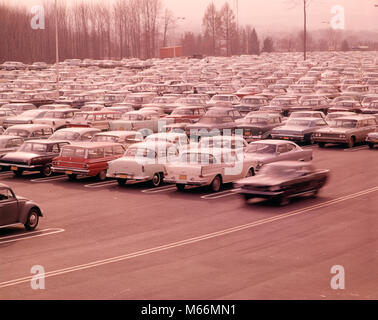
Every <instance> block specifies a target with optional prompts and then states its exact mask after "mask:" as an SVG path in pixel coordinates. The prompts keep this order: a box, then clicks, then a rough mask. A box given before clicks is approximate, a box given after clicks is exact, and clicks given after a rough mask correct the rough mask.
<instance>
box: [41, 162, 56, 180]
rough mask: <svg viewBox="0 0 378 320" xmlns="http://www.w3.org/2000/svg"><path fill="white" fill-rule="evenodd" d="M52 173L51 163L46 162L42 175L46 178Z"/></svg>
mask: <svg viewBox="0 0 378 320" xmlns="http://www.w3.org/2000/svg"><path fill="white" fill-rule="evenodd" d="M52 174H53V172H52V170H51V164H46V165H45V166H44V167H43V168H42V170H41V175H42V176H44V177H45V178H47V177H51V175H52Z"/></svg>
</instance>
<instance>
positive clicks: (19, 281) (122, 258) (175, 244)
mask: <svg viewBox="0 0 378 320" xmlns="http://www.w3.org/2000/svg"><path fill="white" fill-rule="evenodd" d="M377 191H378V186H377V187H374V188H370V189H366V190H363V191H360V192H357V193H353V194H350V195H346V196H343V197H340V198H337V199H333V200H329V201H325V202H322V203H319V204H316V205H312V206H309V207H307V208H303V209H298V210H295V211H291V212H288V213H285V214H279V215H276V216H274V217H270V218H266V219H262V220H258V221H254V222H251V223H248V224H244V225H240V226H236V227H232V228H228V229H224V230H220V231H216V232H213V233H208V234H204V235H201V236H198V237H194V238H189V239H185V240H182V241H177V242H173V243H169V244H166V245H161V246H158V247H153V248H149V249H145V250H141V251H137V252H133V253H128V254H125V255H121V256H117V257H112V258H108V259H103V260H97V261H93V262H89V263H86V264H81V265H76V266H72V267H68V268H64V269H59V270H54V271H49V272H46V273H44V274H43V277H44V278H50V277H54V276H59V275H63V274H67V273H71V272H76V271H82V270H86V269H91V268H95V267H100V266H103V265H107V264H111V263H116V262H120V261H125V260H130V259H133V258H137V257H141V256H146V255H149V254H153V253H157V252H162V251H167V250H169V249H173V248H177V247H183V246H186V245H189V244H194V243H198V242H201V241H205V240H209V239H214V238H218V237H221V236H226V235H229V234H233V233H236V232H239V231H243V230H247V229H252V228H255V227H258V226H261V225H264V224H269V223H272V222H275V221H279V220H283V219H287V218H291V217H294V216H297V215H300V214H305V213H308V212H312V211H314V210H317V209H321V208H324V207H328V206H331V205H334V204H338V203H341V202H344V201H348V200H351V199H355V198H358V197H361V196H364V195H367V194H370V193H373V192H377ZM35 277H36V276H27V277H23V278H19V279H13V280H8V281H4V282H0V288H6V287H11V286H15V285H18V284H23V283H28V282H30V281H31V280H32V279H35Z"/></svg>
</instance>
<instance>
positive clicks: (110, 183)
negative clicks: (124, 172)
mask: <svg viewBox="0 0 378 320" xmlns="http://www.w3.org/2000/svg"><path fill="white" fill-rule="evenodd" d="M116 184H118V182H117V181H102V182H96V183H91V184H86V185H85V186H84V187H85V188H103V187H108V186H113V185H116Z"/></svg>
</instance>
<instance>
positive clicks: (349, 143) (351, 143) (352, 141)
mask: <svg viewBox="0 0 378 320" xmlns="http://www.w3.org/2000/svg"><path fill="white" fill-rule="evenodd" d="M355 144H356V138H355V137H350V138H349V141H348V148H353V147H354V145H355Z"/></svg>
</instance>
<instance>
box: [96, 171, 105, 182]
mask: <svg viewBox="0 0 378 320" xmlns="http://www.w3.org/2000/svg"><path fill="white" fill-rule="evenodd" d="M97 178H98V179H99V180H100V181H105V179H106V170H102V171H101V172H100V173H99V174H98V175H97Z"/></svg>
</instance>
